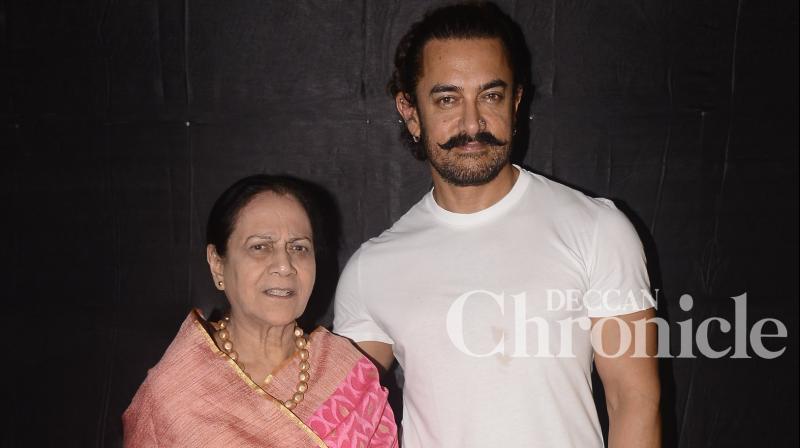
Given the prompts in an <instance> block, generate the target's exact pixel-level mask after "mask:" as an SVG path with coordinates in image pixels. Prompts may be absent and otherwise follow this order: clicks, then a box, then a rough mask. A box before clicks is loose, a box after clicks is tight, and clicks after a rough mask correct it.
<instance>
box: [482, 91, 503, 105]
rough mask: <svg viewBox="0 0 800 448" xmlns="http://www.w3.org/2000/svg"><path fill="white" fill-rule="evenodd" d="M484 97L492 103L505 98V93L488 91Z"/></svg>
mask: <svg viewBox="0 0 800 448" xmlns="http://www.w3.org/2000/svg"><path fill="white" fill-rule="evenodd" d="M484 98H486V100H487V101H489V102H490V103H497V102H500V101H502V100H503V95H501V94H499V93H487V94H486V96H484Z"/></svg>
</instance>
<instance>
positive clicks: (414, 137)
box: [411, 135, 419, 143]
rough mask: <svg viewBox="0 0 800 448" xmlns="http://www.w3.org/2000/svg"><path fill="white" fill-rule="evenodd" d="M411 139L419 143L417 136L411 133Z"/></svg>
mask: <svg viewBox="0 0 800 448" xmlns="http://www.w3.org/2000/svg"><path fill="white" fill-rule="evenodd" d="M411 140H414V143H419V137H417V136H416V135H412V136H411Z"/></svg>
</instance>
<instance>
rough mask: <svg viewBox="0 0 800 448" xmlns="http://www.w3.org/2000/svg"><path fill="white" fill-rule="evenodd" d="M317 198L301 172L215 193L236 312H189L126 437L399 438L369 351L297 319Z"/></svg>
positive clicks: (214, 243)
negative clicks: (214, 315) (216, 316)
mask: <svg viewBox="0 0 800 448" xmlns="http://www.w3.org/2000/svg"><path fill="white" fill-rule="evenodd" d="M310 204H311V203H310V202H309V195H308V193H307V190H306V187H305V186H304V184H303V183H301V182H300V181H297V180H294V179H291V178H286V177H276V176H267V175H256V176H251V177H247V178H244V179H242V180H240V181H238V182H236V183H235V184H233V185H232V186H231V187H230V188H228V190H226V191H225V192H224V193H223V194H222V196H221V197H220V198H219V199H217V202H216V203H215V204H214V207H213V209H212V210H211V214H210V216H209V219H208V229H207V248H206V256H207V259H208V265H209V267H210V269H211V276H212V278H213V281H214V285H215V287H216V288H217V289H219V290H220V291H223V292H224V293H225V296H226V297H227V298H228V302H229V303H230V314H229V315H228V316H226V317H224V318H223V319H221V320H220V321H218V322H208V321H206V320H205V319H204V318H203V316H202V315H201V314H200V312H199V311H197V310H195V311H192V312H191V313H189V316H188V317H187V318H186V320H185V321H184V322H183V325H181V328H180V330H179V331H178V335H177V336H176V337H175V339H174V340H173V342H172V344H171V345H170V346H169V348H167V351H166V353H164V356H163V357H162V358H161V361H159V363H158V364H157V365H156V366H155V367H154V368H153V369H151V370H150V371H149V373H148V375H147V379H146V380H145V382H144V383H143V384H142V385H141V387H140V388H139V390H138V392H137V393H136V396H135V397H134V398H133V402H132V403H131V405H130V407H129V408H128V409H127V411H125V414H124V416H123V423H124V428H125V446H128V447H139V446H203V447H209V446H220V447H223V446H224V447H244V446H260V447H267V446H268V447H307V446H320V447H325V446H327V447H331V448H332V447H392V446H396V444H397V434H396V433H397V428H396V426H395V423H394V417H393V415H392V411H391V408H390V407H389V406H388V405H387V402H386V396H387V394H386V391H385V389H382V388H381V387H380V385H379V383H378V373H377V371H376V369H375V367H374V366H373V365H372V363H371V362H370V361H369V360H368V359H367V358H365V357H364V356H363V355H362V354H361V353H359V352H358V351H357V350H356V349H354V348H353V346H352V345H351V344H350V343H349V342H348V341H347V340H345V339H342V338H341V337H338V336H335V335H333V334H331V333H329V332H328V331H327V330H325V329H324V328H317V329H316V330H314V331H313V332H312V333H311V334H306V333H305V332H304V331H303V329H301V328H300V327H298V326H297V324H296V319H297V318H298V317H299V316H300V315H301V314H302V313H303V311H304V310H305V308H306V304H307V303H308V299H309V296H310V295H311V290H312V288H313V286H314V279H315V275H316V263H315V256H314V248H315V244H314V243H315V230H318V229H314V228H313V226H312V222H315V221H316V220H312V219H311V218H310V217H312V216H314V215H313V213H314V210H313V209H312V207H311V205H310Z"/></svg>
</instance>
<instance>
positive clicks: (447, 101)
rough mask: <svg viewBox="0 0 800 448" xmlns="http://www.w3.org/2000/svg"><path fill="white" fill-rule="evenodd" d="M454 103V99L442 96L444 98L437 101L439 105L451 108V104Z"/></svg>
mask: <svg viewBox="0 0 800 448" xmlns="http://www.w3.org/2000/svg"><path fill="white" fill-rule="evenodd" d="M455 102H456V99H455V98H453V97H452V96H444V97H441V98H439V100H438V103H439V105H441V106H445V107H446V106H452V105H453V104H455Z"/></svg>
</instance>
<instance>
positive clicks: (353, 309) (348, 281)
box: [333, 250, 394, 344]
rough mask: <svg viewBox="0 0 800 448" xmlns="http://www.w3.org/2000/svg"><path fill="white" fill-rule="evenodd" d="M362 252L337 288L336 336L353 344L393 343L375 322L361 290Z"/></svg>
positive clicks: (351, 262) (357, 254)
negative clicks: (351, 341)
mask: <svg viewBox="0 0 800 448" xmlns="http://www.w3.org/2000/svg"><path fill="white" fill-rule="evenodd" d="M360 263H361V251H360V250H359V251H357V252H356V253H355V254H353V256H352V257H351V258H350V261H348V262H347V265H346V266H345V268H344V271H342V275H341V277H339V284H338V285H337V286H336V299H335V302H334V307H333V331H334V333H336V334H338V335H340V336H344V337H346V338H349V339H351V340H353V341H354V342H364V341H376V342H384V343H387V344H394V341H393V340H392V338H390V337H389V335H387V334H386V332H384V331H383V330H382V329H381V327H380V326H379V325H378V324H377V323H376V322H375V320H374V319H373V318H372V315H371V314H370V312H369V310H368V309H367V304H366V303H365V301H366V299H367V298H366V297H364V295H363V293H362V290H361V272H360V271H361V267H360Z"/></svg>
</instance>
